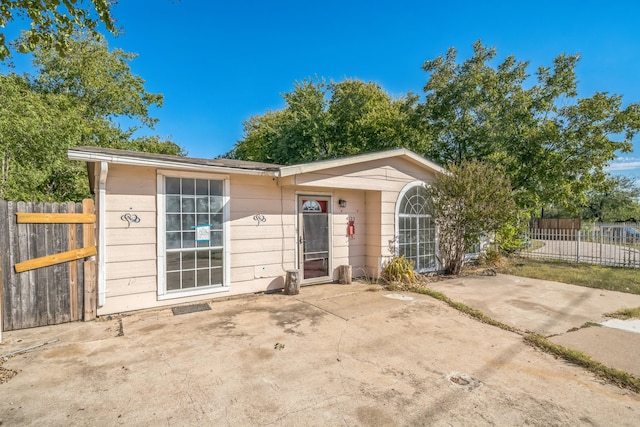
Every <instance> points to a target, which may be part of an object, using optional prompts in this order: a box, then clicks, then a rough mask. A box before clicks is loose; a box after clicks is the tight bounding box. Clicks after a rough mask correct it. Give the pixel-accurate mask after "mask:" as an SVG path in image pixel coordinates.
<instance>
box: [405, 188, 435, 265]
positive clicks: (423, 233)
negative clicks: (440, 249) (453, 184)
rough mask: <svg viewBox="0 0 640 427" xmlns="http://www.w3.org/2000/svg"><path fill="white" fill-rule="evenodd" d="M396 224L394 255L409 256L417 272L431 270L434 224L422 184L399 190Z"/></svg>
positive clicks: (429, 202)
mask: <svg viewBox="0 0 640 427" xmlns="http://www.w3.org/2000/svg"><path fill="white" fill-rule="evenodd" d="M397 224H398V245H397V251H398V255H404V257H405V258H406V259H408V260H411V261H412V262H413V266H414V269H415V271H417V272H425V271H432V270H435V269H436V225H435V221H434V218H433V214H432V209H431V201H430V200H429V197H428V196H427V190H426V189H425V188H424V186H423V185H421V184H416V185H413V186H411V187H409V188H408V189H407V190H406V191H404V193H401V194H400V200H399V205H398V217H397Z"/></svg>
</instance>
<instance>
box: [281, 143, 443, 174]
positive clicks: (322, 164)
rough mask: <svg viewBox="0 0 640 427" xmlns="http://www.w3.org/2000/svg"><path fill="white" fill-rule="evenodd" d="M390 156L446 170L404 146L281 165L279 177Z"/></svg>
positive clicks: (429, 167) (440, 170)
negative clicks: (298, 163) (406, 158)
mask: <svg viewBox="0 0 640 427" xmlns="http://www.w3.org/2000/svg"><path fill="white" fill-rule="evenodd" d="M391 157H408V158H409V159H410V160H412V161H414V162H416V163H418V164H420V165H422V166H424V167H426V168H428V169H431V170H433V171H435V172H439V173H446V170H445V169H444V168H443V167H442V166H440V165H438V164H436V163H434V162H432V161H430V160H427V159H425V158H424V157H422V156H419V155H418V154H416V153H414V152H413V151H411V150H407V149H406V148H399V149H395V150H388V151H379V152H375V153H366V154H359V155H355V156H350V157H343V158H340V159H331V160H323V161H319V162H313V163H304V164H301V165H292V166H283V167H281V168H280V177H286V176H290V175H298V174H302V173H308V172H315V171H318V170H323V169H330V168H336V167H340V166H348V165H352V164H354V163H364V162H371V161H374V160H381V159H388V158H391Z"/></svg>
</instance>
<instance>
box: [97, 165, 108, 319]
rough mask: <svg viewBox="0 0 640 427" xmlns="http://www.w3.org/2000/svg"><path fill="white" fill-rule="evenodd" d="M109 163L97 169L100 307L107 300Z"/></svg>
mask: <svg viewBox="0 0 640 427" xmlns="http://www.w3.org/2000/svg"><path fill="white" fill-rule="evenodd" d="M108 173H109V163H107V162H100V169H99V171H98V170H97V168H96V174H97V175H98V176H97V178H98V179H97V180H96V182H97V185H98V191H97V192H96V193H97V196H98V197H97V199H98V206H97V209H98V218H99V220H98V254H97V258H98V307H102V306H104V304H105V302H106V300H107V270H106V266H107V262H106V260H107V240H106V225H105V224H104V223H103V222H104V221H105V220H106V217H107V200H106V199H107V175H108Z"/></svg>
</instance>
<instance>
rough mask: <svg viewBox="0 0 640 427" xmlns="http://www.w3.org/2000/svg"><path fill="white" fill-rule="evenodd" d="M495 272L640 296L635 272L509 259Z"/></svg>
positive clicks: (597, 266) (594, 266) (638, 282)
mask: <svg viewBox="0 0 640 427" xmlns="http://www.w3.org/2000/svg"><path fill="white" fill-rule="evenodd" d="M496 271H497V272H498V273H504V274H512V275H514V276H522V277H531V278H532V279H542V280H552V281H554V282H562V283H569V284H572V285H579V286H586V287H589V288H596V289H606V290H609V291H618V292H626V293H630V294H637V295H640V274H638V273H639V272H638V269H635V268H624V267H605V266H601V265H592V264H577V263H571V262H566V261H557V260H544V261H541V260H535V259H528V258H511V259H509V260H507V262H503V263H502V264H501V265H499V266H497V267H496Z"/></svg>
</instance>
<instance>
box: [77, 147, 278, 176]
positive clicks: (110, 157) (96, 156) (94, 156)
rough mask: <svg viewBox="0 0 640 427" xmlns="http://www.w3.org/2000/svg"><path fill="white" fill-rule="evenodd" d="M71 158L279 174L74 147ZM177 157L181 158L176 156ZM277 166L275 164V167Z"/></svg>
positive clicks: (193, 169) (179, 168) (134, 164)
mask: <svg viewBox="0 0 640 427" xmlns="http://www.w3.org/2000/svg"><path fill="white" fill-rule="evenodd" d="M67 158H68V159H69V160H79V161H84V162H109V163H115V164H123V165H132V166H147V167H155V168H172V169H178V170H184V171H207V172H211V173H237V174H243V175H265V176H277V174H278V173H277V171H266V170H260V169H244V168H235V167H232V166H214V165H204V164H200V163H188V162H177V161H172V160H164V159H141V158H137V157H133V156H126V155H114V154H103V153H87V152H85V151H75V150H73V149H71V150H68V151H67ZM176 158H179V157H178V156H176ZM275 167H277V166H274V168H275Z"/></svg>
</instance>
